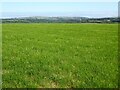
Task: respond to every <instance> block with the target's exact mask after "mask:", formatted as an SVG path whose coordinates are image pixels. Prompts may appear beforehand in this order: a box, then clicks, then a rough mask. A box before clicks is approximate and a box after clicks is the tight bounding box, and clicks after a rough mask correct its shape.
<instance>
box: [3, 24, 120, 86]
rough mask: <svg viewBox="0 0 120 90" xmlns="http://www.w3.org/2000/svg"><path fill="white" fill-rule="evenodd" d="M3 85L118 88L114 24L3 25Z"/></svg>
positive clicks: (115, 25)
mask: <svg viewBox="0 0 120 90" xmlns="http://www.w3.org/2000/svg"><path fill="white" fill-rule="evenodd" d="M2 70H3V75H2V80H3V88H28V87H29V88H117V87H118V25H117V24H65V23H61V24H58V23H54V24H45V23H43V24H42V23H41V24H35V23H33V24H23V23H18V24H12V23H11V24H3V25H2Z"/></svg>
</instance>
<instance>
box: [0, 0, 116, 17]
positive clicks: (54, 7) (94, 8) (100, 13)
mask: <svg viewBox="0 0 120 90" xmlns="http://www.w3.org/2000/svg"><path fill="white" fill-rule="evenodd" d="M12 1H13V2H7V0H6V2H5V1H4V2H2V10H1V13H2V16H1V17H4V18H7V17H24V16H79V17H117V16H118V2H115V0H110V1H111V2H75V1H76V0H75V1H74V2H47V1H49V0H45V1H46V2H40V1H39V2H35V1H34V2H27V1H26V2H14V0H12ZM18 1H19V0H18ZM58 1H59V0H58ZM78 1H79V0H78ZM112 1H113V2H112ZM116 1H117V0H116Z"/></svg>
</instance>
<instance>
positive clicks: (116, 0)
mask: <svg viewBox="0 0 120 90" xmlns="http://www.w3.org/2000/svg"><path fill="white" fill-rule="evenodd" d="M0 2H119V0H1V1H0Z"/></svg>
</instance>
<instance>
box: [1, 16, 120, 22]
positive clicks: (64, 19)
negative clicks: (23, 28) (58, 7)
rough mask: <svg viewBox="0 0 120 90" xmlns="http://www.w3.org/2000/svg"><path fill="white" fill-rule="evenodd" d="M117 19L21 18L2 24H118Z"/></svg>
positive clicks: (4, 20)
mask: <svg viewBox="0 0 120 90" xmlns="http://www.w3.org/2000/svg"><path fill="white" fill-rule="evenodd" d="M118 22H120V19H119V18H117V17H110V18H87V17H41V16H36V17H21V18H9V19H2V23H118Z"/></svg>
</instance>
